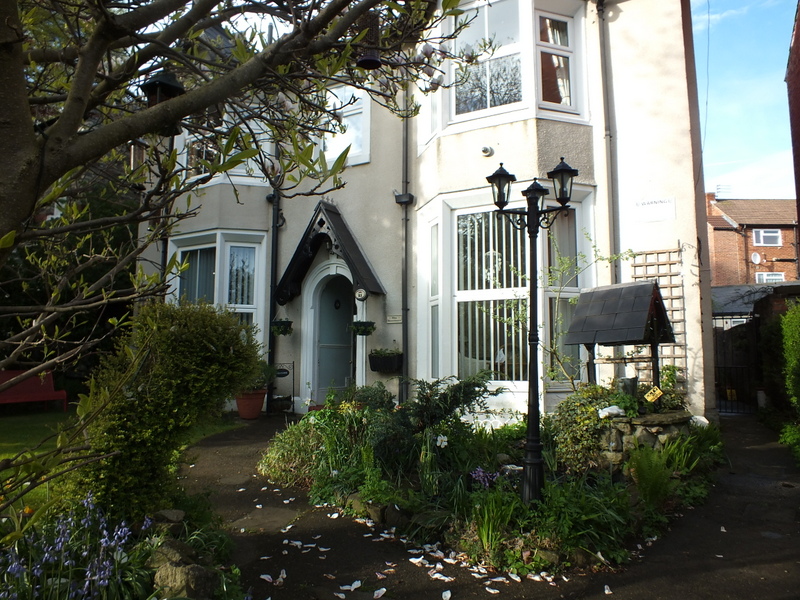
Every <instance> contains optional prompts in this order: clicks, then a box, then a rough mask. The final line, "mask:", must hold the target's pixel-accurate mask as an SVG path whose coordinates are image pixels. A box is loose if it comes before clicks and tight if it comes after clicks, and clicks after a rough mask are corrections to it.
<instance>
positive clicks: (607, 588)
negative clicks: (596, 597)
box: [603, 586, 614, 595]
mask: <svg viewBox="0 0 800 600" xmlns="http://www.w3.org/2000/svg"><path fill="white" fill-rule="evenodd" d="M603 591H604V592H605V593H606V595H608V594H613V593H614V592H612V591H611V588H610V587H608V586H606V587H604V588H603Z"/></svg>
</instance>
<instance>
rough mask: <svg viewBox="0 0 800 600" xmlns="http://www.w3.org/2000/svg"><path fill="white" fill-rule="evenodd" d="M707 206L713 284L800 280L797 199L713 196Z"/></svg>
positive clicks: (708, 198)
mask: <svg viewBox="0 0 800 600" xmlns="http://www.w3.org/2000/svg"><path fill="white" fill-rule="evenodd" d="M706 207H707V217H706V219H707V223H708V243H709V254H710V256H711V283H712V285H714V286H729V285H744V284H768V283H778V282H781V281H795V280H797V279H798V268H799V266H798V260H797V259H798V246H797V241H798V240H797V205H796V203H795V201H794V200H716V199H715V195H714V194H713V193H710V194H706Z"/></svg>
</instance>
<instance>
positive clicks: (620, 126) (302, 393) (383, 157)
mask: <svg viewBox="0 0 800 600" xmlns="http://www.w3.org/2000/svg"><path fill="white" fill-rule="evenodd" d="M462 7H463V8H464V9H465V10H466V11H467V14H468V15H470V16H474V17H475V20H474V21H473V24H472V25H471V27H470V29H469V30H467V32H465V33H464V34H462V39H463V43H464V44H468V43H474V42H475V40H477V39H479V38H481V37H492V36H494V37H495V42H496V44H498V47H497V48H496V50H495V52H494V54H493V55H492V56H491V57H490V58H487V59H484V60H480V61H478V62H476V63H475V64H473V65H470V66H469V67H468V71H467V73H466V75H467V76H466V78H462V79H457V78H458V77H459V75H458V74H457V73H456V70H455V66H453V67H452V69H451V71H450V72H449V73H448V78H449V81H451V82H452V83H453V86H452V87H442V88H441V89H439V90H438V91H437V92H435V93H431V94H427V95H425V94H421V93H419V92H417V93H416V94H414V96H413V98H411V97H409V98H408V101H409V102H411V101H417V102H419V103H420V105H421V106H420V112H419V115H418V116H416V117H414V118H413V119H408V120H405V121H401V120H399V119H397V118H396V117H394V116H392V115H390V114H388V113H387V112H385V111H384V110H382V109H381V108H380V107H378V105H376V104H372V103H371V102H370V101H369V99H368V98H367V97H366V96H365V95H363V94H362V93H361V92H353V93H355V100H356V101H355V102H352V103H349V104H346V103H345V104H346V109H345V110H344V112H343V113H342V118H343V120H344V122H345V123H347V124H348V125H349V129H348V131H347V132H346V133H344V134H339V135H337V136H334V137H332V138H328V139H325V140H324V141H323V143H324V144H325V147H326V149H332V150H335V149H337V148H341V147H344V146H346V145H348V144H349V145H350V146H351V150H350V154H349V157H348V169H347V170H346V172H345V175H344V176H345V179H346V180H347V185H346V187H345V188H344V189H341V190H338V191H335V192H332V193H330V194H328V195H326V196H325V197H322V198H292V199H286V198H282V194H281V190H280V189H276V190H273V189H271V188H269V187H268V186H267V184H266V183H265V182H264V181H263V180H260V179H259V178H258V177H257V176H254V175H252V174H248V172H247V170H246V169H243V170H241V171H240V172H235V173H232V174H231V175H226V176H216V177H214V178H213V179H212V180H210V181H209V182H207V183H206V184H204V186H203V187H202V188H201V189H200V190H198V191H196V192H195V193H194V194H193V199H192V201H193V203H194V204H195V205H197V206H199V211H198V214H197V216H196V217H195V218H192V219H187V220H186V221H183V222H182V223H181V224H180V227H179V230H178V231H176V233H175V234H174V235H173V236H172V237H171V238H170V239H169V241H168V247H167V250H168V251H169V252H170V253H172V252H177V253H178V255H179V256H180V258H181V260H182V261H184V262H187V263H188V269H187V270H186V271H185V272H184V273H182V275H181V277H180V280H179V282H178V283H177V284H176V287H175V293H176V295H177V294H180V295H183V296H186V297H188V298H190V299H200V298H205V299H208V300H210V301H213V302H216V303H219V304H222V305H226V306H229V307H230V308H231V309H232V310H234V311H236V312H237V313H239V314H241V315H242V318H243V319H245V320H247V321H248V322H252V323H254V324H255V325H257V326H258V327H259V328H260V331H261V332H262V335H263V336H264V342H265V344H267V345H268V346H269V349H270V356H271V359H272V360H273V361H274V362H276V363H280V364H281V365H288V367H287V371H288V375H287V377H285V378H282V379H280V380H279V381H278V391H277V393H279V394H290V395H293V396H294V397H295V398H296V400H297V402H296V406H295V408H296V409H297V410H301V411H302V410H305V409H304V401H306V400H310V401H311V402H313V403H322V402H323V401H324V398H325V394H326V393H327V390H329V389H331V388H333V389H336V388H341V387H344V386H346V385H348V384H351V383H355V384H359V385H361V384H367V383H371V382H374V381H377V380H381V381H385V382H386V383H387V385H388V386H391V387H392V388H393V389H394V390H395V391H396V392H397V393H398V395H399V397H400V399H401V400H402V399H405V398H407V397H408V396H409V394H411V393H412V391H410V390H409V389H408V386H407V385H406V384H404V383H402V382H401V381H400V380H398V379H397V378H392V377H387V376H386V375H384V374H381V373H375V372H373V371H371V370H370V369H369V366H368V354H369V352H370V350H372V349H375V348H396V349H399V350H402V352H403V354H404V363H403V370H402V374H403V375H406V376H408V377H411V378H420V379H435V378H441V377H447V376H451V375H455V376H459V377H461V376H465V375H469V374H472V373H475V372H477V371H478V370H481V369H492V370H493V371H494V372H495V373H496V378H497V381H496V384H497V385H498V386H502V388H503V390H504V391H503V393H502V394H501V395H500V396H499V397H498V398H497V400H496V405H497V406H498V407H503V408H508V409H512V410H517V411H522V412H524V411H525V410H526V395H527V390H528V385H527V373H528V365H529V361H531V360H534V361H536V362H537V363H539V364H543V365H544V366H545V369H543V370H542V372H543V377H544V385H543V386H542V388H541V389H543V390H544V393H543V398H542V405H543V407H544V408H545V409H546V410H549V409H552V407H553V406H555V404H556V403H557V402H558V401H559V400H560V399H561V398H563V397H565V395H567V394H568V393H569V392H570V391H571V390H572V389H573V385H574V384H575V383H576V382H578V381H580V380H582V379H585V377H586V373H585V369H582V368H581V365H580V362H579V361H578V362H575V361H573V362H570V361H569V360H567V359H569V358H570V357H571V358H573V359H579V360H580V359H583V358H585V357H584V356H582V355H581V354H580V353H581V352H582V351H583V350H582V349H581V348H580V347H579V346H568V345H565V344H563V342H562V341H561V340H562V336H563V333H564V332H565V331H566V328H567V326H568V324H569V320H570V317H571V311H572V310H573V304H572V302H571V299H573V298H576V297H577V296H578V295H579V294H580V292H581V290H587V289H590V288H594V287H598V286H606V285H612V284H616V283H626V282H631V281H641V280H654V281H657V282H658V284H659V288H660V290H661V294H662V296H663V298H664V303H665V306H666V308H667V312H668V315H669V319H670V323H671V327H672V328H673V331H674V334H675V342H674V343H670V344H665V345H664V346H663V347H662V348H661V349H660V356H661V360H662V361H663V363H664V364H675V365H677V366H678V367H680V368H681V369H682V370H683V375H684V378H685V385H686V388H687V391H688V398H689V402H690V408H691V410H692V411H694V412H695V413H698V414H708V415H711V416H713V414H714V411H715V398H714V394H713V369H712V368H711V365H712V362H711V361H712V359H713V356H712V351H711V348H712V345H711V337H710V336H711V326H710V322H711V321H710V319H711V295H710V266H709V259H708V243H707V232H706V227H705V207H704V198H703V181H702V175H701V173H702V169H701V167H700V137H699V132H700V128H699V119H698V110H697V96H696V84H695V76H694V56H693V42H692V37H691V36H692V34H691V13H690V5H689V1H688V0H682V1H680V2H657V1H656V0H639V1H637V2H627V3H613V4H608V5H607V4H606V3H605V2H604V1H603V0H596V1H592V2H585V1H583V0H560V1H555V0H535V1H533V2H531V1H525V0H497V1H494V2H492V3H491V4H489V3H487V2H477V3H464V4H463V5H462ZM461 75H465V74H464V73H461ZM335 91H336V93H341V94H343V96H344V97H347V96H348V94H351V92H350V91H348V90H346V89H340V90H335ZM186 146H187V147H189V145H188V144H187V145H186ZM561 157H564V160H565V161H566V162H567V163H568V164H569V165H570V166H571V167H573V168H575V169H577V170H578V173H579V174H578V176H577V177H576V179H575V180H574V187H573V190H572V196H571V201H570V204H569V209H568V210H566V211H565V212H564V213H563V214H561V215H560V216H559V217H557V218H556V219H554V222H553V225H552V227H551V228H550V229H549V230H545V229H543V230H542V232H541V235H539V236H538V237H537V238H536V243H537V244H538V256H539V261H538V262H539V264H538V265H536V264H531V258H532V256H531V253H530V252H529V239H528V236H527V234H526V232H525V231H524V230H520V229H517V228H515V227H514V224H513V223H512V222H511V220H509V219H503V218H499V217H498V216H497V211H496V207H495V206H494V204H493V202H492V191H491V188H490V185H489V183H488V182H487V176H489V175H491V174H492V173H494V172H495V171H496V170H497V169H498V167H499V165H500V164H501V163H502V164H503V165H504V167H505V168H506V169H507V170H508V171H509V172H510V173H513V174H515V175H516V182H515V183H513V185H512V188H511V195H510V198H511V204H510V205H509V208H519V207H521V206H523V205H524V197H523V195H522V191H523V190H525V188H527V187H528V186H529V185H531V184H532V182H533V181H534V179H539V181H540V183H541V184H544V185H545V186H547V187H548V189H549V190H550V194H549V195H548V196H547V197H546V199H547V200H548V202H550V205H553V204H554V200H550V199H552V198H554V194H553V193H552V185H551V184H550V183H549V182H548V181H547V177H546V175H545V174H546V173H547V172H548V171H550V170H551V169H553V167H555V166H556V165H557V164H558V163H559V161H560V160H561ZM232 184H234V185H235V189H236V196H234V193H233V186H232ZM627 251H632V252H631V254H625V253H626V252H627ZM602 257H608V258H602ZM560 258H567V259H572V260H573V264H575V263H577V264H578V267H577V268H575V267H567V268H562V269H558V265H559V264H562V263H561V262H560ZM551 268H552V269H555V270H554V271H551V276H550V277H545V278H542V280H541V285H539V286H538V290H539V296H538V298H537V301H538V307H539V309H538V316H539V323H540V333H541V338H542V342H543V345H544V346H545V347H547V348H550V349H551V351H549V352H544V351H542V350H540V352H539V354H538V356H530V355H529V352H528V331H527V328H526V323H525V319H524V315H525V314H526V310H527V302H526V300H525V298H526V294H527V290H528V282H529V278H530V277H540V278H541V277H542V273H543V272H545V271H546V270H550V269H551ZM271 300H274V302H272V301H271ZM276 317H277V318H281V319H288V320H291V321H292V322H293V332H292V334H291V335H287V336H272V335H270V327H269V324H270V322H271V321H272V320H273V319H274V318H276ZM354 320H358V321H372V322H374V323H375V331H374V332H373V333H372V334H371V335H369V336H363V335H353V331H352V330H351V327H350V326H351V324H352V323H353V321H354ZM631 350H633V348H618V349H614V350H613V351H611V352H610V353H609V354H608V355H607V356H604V357H603V356H601V357H598V362H599V363H601V364H600V371H599V379H600V380H605V381H607V380H609V379H610V378H611V377H614V376H631V375H635V374H638V375H639V376H640V377H641V378H642V379H643V380H648V379H647V378H648V377H649V375H648V370H649V366H648V365H649V357H648V356H647V353H648V351H649V350H648V349H645V352H644V353H643V355H639V356H638V357H636V356H633V357H631V356H630V355H631V354H632V353H631V352H630V351H631ZM633 354H635V353H633ZM562 367H563V368H562Z"/></svg>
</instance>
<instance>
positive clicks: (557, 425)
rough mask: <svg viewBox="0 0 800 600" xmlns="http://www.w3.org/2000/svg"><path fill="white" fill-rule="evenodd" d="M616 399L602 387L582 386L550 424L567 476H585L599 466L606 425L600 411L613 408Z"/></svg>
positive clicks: (556, 411)
mask: <svg viewBox="0 0 800 600" xmlns="http://www.w3.org/2000/svg"><path fill="white" fill-rule="evenodd" d="M613 395H614V392H612V391H611V390H610V389H608V388H605V387H602V386H599V385H592V384H587V385H582V386H580V387H579V388H578V390H577V391H576V392H575V393H574V394H572V395H570V396H568V397H567V398H566V399H564V400H563V401H562V402H561V403H559V405H558V406H557V407H556V410H555V412H554V414H553V416H552V419H551V420H550V424H551V425H552V429H553V434H552V435H553V442H554V443H555V449H556V460H557V462H558V464H559V466H560V467H562V468H563V469H564V470H565V471H566V472H567V473H582V472H583V471H586V470H587V469H589V468H591V467H596V466H597V465H598V459H599V453H600V435H601V433H602V431H603V428H604V424H603V422H602V420H601V419H600V417H599V416H598V415H597V411H598V410H599V409H601V408H605V407H607V406H610V401H611V398H612V397H613Z"/></svg>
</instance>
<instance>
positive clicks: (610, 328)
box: [564, 280, 675, 346]
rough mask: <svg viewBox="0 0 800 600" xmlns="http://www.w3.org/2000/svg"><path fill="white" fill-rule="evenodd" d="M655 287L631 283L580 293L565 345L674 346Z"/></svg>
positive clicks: (649, 282)
mask: <svg viewBox="0 0 800 600" xmlns="http://www.w3.org/2000/svg"><path fill="white" fill-rule="evenodd" d="M674 341H675V336H674V335H673V333H672V325H670V322H669V317H668V316H667V310H666V308H665V307H664V301H663V299H662V298H661V291H660V290H659V289H658V283H657V282H656V281H653V280H649V281H633V282H630V283H618V284H616V285H607V286H603V287H597V288H594V289H591V290H588V291H586V292H581V295H580V296H579V297H578V305H577V306H576V307H575V313H574V315H573V317H572V322H571V323H570V325H569V330H568V331H567V334H566V336H565V337H564V342H565V343H566V344H600V345H603V346H621V345H624V344H645V343H647V344H660V343H666V342H674Z"/></svg>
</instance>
